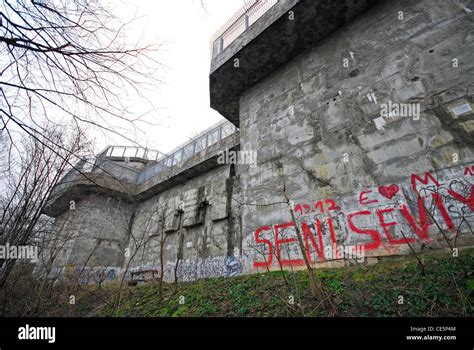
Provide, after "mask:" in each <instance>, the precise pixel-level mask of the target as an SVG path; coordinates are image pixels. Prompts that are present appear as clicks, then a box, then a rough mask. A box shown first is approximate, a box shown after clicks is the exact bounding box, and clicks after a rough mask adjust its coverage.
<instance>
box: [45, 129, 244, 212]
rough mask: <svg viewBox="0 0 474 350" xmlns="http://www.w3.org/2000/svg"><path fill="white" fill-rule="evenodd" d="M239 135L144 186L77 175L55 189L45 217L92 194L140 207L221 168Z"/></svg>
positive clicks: (97, 175)
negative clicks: (223, 155) (224, 155)
mask: <svg viewBox="0 0 474 350" xmlns="http://www.w3.org/2000/svg"><path fill="white" fill-rule="evenodd" d="M239 146H240V138H239V133H238V132H237V133H234V134H232V135H229V136H227V137H226V138H223V139H222V140H220V141H218V142H216V143H215V144H213V145H211V146H209V147H208V148H206V149H205V150H203V151H201V152H199V153H196V154H195V155H194V156H193V157H190V158H189V159H186V160H185V161H183V162H181V163H178V164H176V165H174V166H172V167H170V168H169V169H167V170H165V171H162V172H159V173H158V174H156V175H155V176H153V177H151V178H150V179H149V180H147V181H145V182H143V183H132V182H130V181H126V180H123V179H118V178H115V177H113V176H112V175H111V174H109V173H94V172H90V173H86V174H81V173H77V174H74V175H72V176H71V175H70V176H67V179H64V180H63V181H62V182H60V183H59V184H58V185H56V186H55V188H53V191H52V192H51V194H50V196H49V198H48V201H47V203H46V205H45V208H44V209H43V213H44V214H46V215H48V216H51V217H56V216H58V215H60V214H61V213H62V212H64V211H66V210H68V208H69V206H70V202H71V201H75V202H79V201H80V200H82V199H83V198H85V197H86V196H88V195H90V194H104V195H109V196H112V197H116V198H121V199H122V200H124V201H125V202H127V203H138V202H140V201H143V200H146V199H148V198H150V197H152V196H154V195H157V194H159V193H161V192H163V191H166V190H168V189H170V188H172V187H174V186H176V185H179V184H182V183H184V182H186V181H187V180H188V179H191V178H194V177H196V176H199V175H201V174H204V173H206V172H208V171H209V170H211V169H213V168H217V167H219V166H222V165H220V164H218V161H217V160H218V157H219V155H220V152H221V151H223V150H226V149H229V150H238V149H239Z"/></svg>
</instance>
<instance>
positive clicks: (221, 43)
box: [218, 34, 224, 53]
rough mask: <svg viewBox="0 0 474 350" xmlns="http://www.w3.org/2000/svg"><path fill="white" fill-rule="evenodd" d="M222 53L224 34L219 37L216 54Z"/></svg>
mask: <svg viewBox="0 0 474 350" xmlns="http://www.w3.org/2000/svg"><path fill="white" fill-rule="evenodd" d="M222 51H224V34H222V35H221V36H220V37H219V52H218V53H221V52H222Z"/></svg>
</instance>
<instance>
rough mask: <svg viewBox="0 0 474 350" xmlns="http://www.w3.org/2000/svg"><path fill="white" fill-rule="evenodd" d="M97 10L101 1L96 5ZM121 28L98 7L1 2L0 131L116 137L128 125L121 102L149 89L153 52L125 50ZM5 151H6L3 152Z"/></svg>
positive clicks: (49, 0) (79, 1)
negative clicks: (69, 128)
mask: <svg viewBox="0 0 474 350" xmlns="http://www.w3.org/2000/svg"><path fill="white" fill-rule="evenodd" d="M102 3H103V2H102ZM126 24H128V23H125V24H124V23H122V21H120V20H119V19H118V18H117V17H116V16H114V14H113V13H112V12H111V11H110V10H109V9H108V8H107V7H105V5H102V4H99V1H87V0H70V1H53V0H32V1H27V0H16V1H12V0H4V1H2V3H1V4H0V53H1V54H0V67H1V68H0V69H1V70H0V75H1V76H2V80H1V81H0V96H1V97H0V130H2V131H3V134H4V136H5V137H7V138H9V139H10V146H11V147H14V146H15V144H16V143H17V142H18V140H17V138H15V136H14V134H15V133H19V134H20V135H32V136H34V137H39V135H41V136H43V138H44V140H43V142H44V143H45V145H47V147H48V148H50V149H51V150H56V149H57V145H55V142H54V140H52V139H49V138H48V137H47V136H48V133H47V129H46V128H45V126H44V124H42V123H41V121H43V120H45V119H46V120H48V121H49V123H48V125H49V126H50V125H52V124H55V125H58V126H62V127H65V126H66V125H76V126H81V128H82V129H84V126H85V125H84V124H87V125H89V126H93V127H97V128H98V129H99V130H102V131H104V132H105V131H109V132H112V133H115V134H117V135H120V136H123V137H125V138H126V139H128V140H130V141H132V142H133V140H132V138H131V136H124V134H125V133H123V132H120V131H119V130H117V129H116V125H117V123H126V124H125V125H127V126H126V127H127V131H128V132H127V133H126V135H131V134H133V132H136V131H137V126H136V122H137V121H143V122H144V120H142V119H140V117H137V116H132V115H131V113H130V111H128V110H127V106H126V105H125V104H124V103H123V101H124V100H125V99H126V98H127V97H128V98H129V99H130V98H133V97H131V96H134V94H136V96H137V97H139V98H140V100H141V101H143V100H144V99H146V97H145V96H144V94H143V89H144V87H146V84H147V83H150V84H155V83H156V81H157V80H156V79H154V76H155V74H154V73H155V71H156V69H157V67H159V63H158V62H157V61H155V60H154V59H153V58H152V55H151V53H152V52H153V51H155V47H154V46H146V45H143V46H142V45H141V44H140V43H138V44H136V43H135V44H133V45H128V44H126V39H125V34H126V32H125V29H126ZM10 151H11V150H9V152H10Z"/></svg>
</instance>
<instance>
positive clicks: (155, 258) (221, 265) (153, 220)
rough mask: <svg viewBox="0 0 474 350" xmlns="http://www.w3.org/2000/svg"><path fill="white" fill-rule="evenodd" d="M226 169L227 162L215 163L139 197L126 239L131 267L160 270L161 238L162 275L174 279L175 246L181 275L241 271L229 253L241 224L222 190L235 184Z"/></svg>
mask: <svg viewBox="0 0 474 350" xmlns="http://www.w3.org/2000/svg"><path fill="white" fill-rule="evenodd" d="M230 171H231V168H230V165H227V166H222V167H219V168H216V169H214V170H211V171H209V172H207V173H205V174H203V175H201V176H198V177H195V178H192V179H189V180H188V181H186V182H184V183H182V184H181V185H178V186H175V187H173V188H171V189H169V190H167V191H164V192H163V193H160V194H159V195H157V196H154V197H152V198H150V199H148V200H146V201H144V202H142V203H140V204H139V205H138V207H137V210H136V213H135V218H134V221H133V229H132V234H133V236H134V237H133V239H130V241H129V245H128V248H129V251H130V252H131V254H133V253H134V252H136V256H135V257H133V256H132V255H131V256H130V259H131V263H130V265H129V267H130V271H136V270H140V269H145V270H158V271H159V270H160V264H161V260H160V252H161V250H160V246H161V243H162V242H163V250H162V252H163V264H164V278H165V280H167V281H173V280H174V270H175V267H176V261H177V259H178V253H179V252H180V258H179V260H180V262H179V264H178V269H177V275H178V278H179V279H180V280H193V279H197V278H202V277H210V276H225V275H231V274H236V273H240V272H241V270H240V266H238V265H236V264H235V262H234V259H233V254H234V246H233V242H234V241H235V235H237V234H238V233H239V232H240V230H238V229H236V227H234V225H235V222H234V221H233V220H232V219H231V216H229V215H228V214H229V213H232V207H231V204H232V203H231V202H230V201H229V200H228V198H229V196H228V195H227V193H228V191H232V190H235V188H231V186H232V187H235V186H236V184H235V183H234V184H232V183H231V181H230V180H229V177H230ZM234 215H235V214H234ZM237 249H238V247H237ZM132 258H133V259H132Z"/></svg>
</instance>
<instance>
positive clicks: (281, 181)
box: [49, 0, 474, 282]
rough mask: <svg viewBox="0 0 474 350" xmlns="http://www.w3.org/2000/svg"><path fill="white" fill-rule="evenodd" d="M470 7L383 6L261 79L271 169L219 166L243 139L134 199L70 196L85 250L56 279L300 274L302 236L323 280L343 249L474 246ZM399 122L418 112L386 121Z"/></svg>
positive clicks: (59, 198) (253, 110)
mask: <svg viewBox="0 0 474 350" xmlns="http://www.w3.org/2000/svg"><path fill="white" fill-rule="evenodd" d="M301 3H304V4H306V5H305V6H310V4H309V2H301ZM319 3H320V4H321V3H323V2H322V1H320V2H319ZM463 3H464V4H465V5H462V4H463ZM301 6H302V5H301ZM321 6H322V5H321ZM464 6H467V2H462V1H454V0H453V1H441V0H439V1H431V0H424V1H409V0H396V1H378V2H377V4H375V5H374V6H373V7H371V8H370V9H369V10H368V11H367V12H364V13H363V14H362V15H360V16H359V17H357V18H356V19H355V20H354V21H353V22H352V23H350V24H349V25H347V26H346V27H343V28H341V29H339V30H336V31H335V32H333V33H332V34H331V35H329V36H327V37H326V38H324V39H323V40H322V41H319V42H317V43H315V44H314V46H313V47H312V48H311V49H310V50H307V51H304V52H303V53H302V54H300V55H298V56H296V57H294V58H293V59H291V60H290V61H289V62H287V63H286V64H284V65H283V66H280V68H278V69H277V70H274V71H273V72H272V73H271V74H270V75H268V76H267V77H265V78H263V77H261V79H262V80H260V81H259V82H258V83H256V84H255V85H253V86H252V87H251V88H248V89H247V90H245V91H244V92H243V93H242V94H241V95H240V100H239V108H238V109H239V122H240V149H241V150H243V151H252V152H256V153H257V162H258V165H257V166H256V167H255V166H251V165H246V164H235V165H234V164H233V165H229V164H225V165H222V164H217V160H216V159H217V155H218V153H219V151H222V150H223V149H225V148H232V149H235V150H238V149H239V140H238V134H235V135H232V136H229V137H228V138H226V139H224V140H222V141H221V142H220V143H217V144H215V145H213V146H211V147H210V148H208V149H206V150H205V151H202V154H198V155H196V156H195V157H194V158H191V159H188V160H186V161H184V162H182V163H180V164H178V165H176V166H174V167H171V168H170V169H168V170H166V171H164V172H161V173H157V174H156V171H155V170H156V169H154V168H153V165H151V166H149V167H145V168H144V169H143V171H144V172H142V173H141V176H140V174H139V175H138V176H137V177H136V178H137V179H138V178H140V179H141V180H140V181H138V180H137V181H135V182H133V178H134V176H135V175H134V171H131V172H127V171H125V172H120V173H118V174H117V175H118V176H119V177H121V178H122V180H123V179H125V180H127V181H126V182H123V186H122V187H123V188H124V189H123V190H122V187H121V186H119V185H117V184H116V183H115V182H113V181H111V180H110V179H109V178H108V177H107V176H108V175H107V174H93V175H97V176H95V177H94V176H92V179H93V180H95V181H96V182H99V184H97V183H91V181H89V180H88V181H85V180H84V179H82V180H77V181H78V182H77V183H75V184H74V187H70V188H69V189H68V187H67V186H65V188H64V189H62V190H61V191H60V192H58V193H57V194H56V196H54V198H55V199H54V200H55V202H54V203H53V204H52V205H51V206H50V209H49V210H50V211H49V213H50V214H51V215H54V216H56V215H59V216H58V217H57V221H56V228H57V229H58V230H59V231H60V232H62V231H64V232H74V239H72V240H69V241H68V242H67V243H66V244H65V246H64V249H62V251H61V255H60V257H59V258H58V259H57V261H56V262H55V265H57V266H58V269H62V268H63V267H68V266H69V267H72V268H73V269H74V268H77V266H82V265H83V264H84V263H85V262H87V263H88V269H89V270H88V274H89V275H90V276H91V278H92V280H97V279H99V278H98V277H97V276H99V277H100V276H102V277H103V276H106V277H107V278H109V279H112V278H114V276H115V278H116V277H117V276H119V275H120V273H122V272H123V271H128V272H129V273H130V272H137V271H140V270H142V271H149V270H158V271H159V270H160V266H161V264H162V263H163V269H164V278H165V280H167V281H172V280H173V279H174V271H175V268H176V266H177V276H178V278H179V279H180V280H192V279H197V278H203V277H209V276H229V275H236V274H241V273H255V272H258V271H264V270H267V269H279V268H286V269H295V268H301V267H303V260H302V254H301V252H300V250H299V247H298V245H297V243H296V235H295V224H296V226H297V227H299V228H300V229H301V232H302V233H303V236H304V237H303V238H304V244H305V248H306V254H307V256H308V257H309V258H310V260H311V261H312V262H313V263H314V264H315V265H316V266H321V265H329V266H339V265H345V264H346V263H347V259H346V258H347V256H344V255H343V251H337V252H334V251H333V250H328V249H327V248H328V247H329V248H332V247H333V245H336V246H342V247H346V248H347V249H349V248H355V249H358V252H359V253H362V251H361V249H363V254H364V255H366V256H367V257H369V259H366V260H365V261H364V263H372V262H374V261H375V260H376V258H377V257H381V256H387V255H400V254H409V253H410V252H411V249H415V250H421V251H424V250H427V249H438V248H442V247H449V248H454V247H457V246H459V247H461V246H464V245H470V244H472V243H474V239H473V232H472V228H473V227H474V216H473V213H472V211H473V210H474V207H473V203H474V190H473V177H472V176H473V174H474V166H473V165H474V150H473V137H472V136H473V133H474V122H473V112H472V107H473V99H472V95H471V94H470V93H469V91H472V88H473V80H472V77H473V76H474V74H473V73H474V57H473V56H474V48H473V41H472V28H473V25H472V24H473V20H472V13H471V12H469V11H467V10H466V8H465V7H464ZM471 10H472V8H471ZM400 11H402V12H400ZM329 17H331V16H329ZM295 20H297V18H296V19H295ZM278 22H279V23H280V24H281V21H280V20H279V21H278ZM282 28H287V30H291V28H292V26H282ZM264 34H265V32H262V34H261V35H264ZM281 35H282V37H286V38H288V40H291V37H292V36H291V33H290V32H289V33H281ZM260 39H261V37H260ZM264 54H265V52H262V55H264ZM244 61H245V60H244ZM280 63H281V62H280ZM214 68H215V69H216V71H215V72H213V73H216V72H217V71H218V70H219V68H216V67H214ZM236 69H239V68H236ZM244 75H245V72H244ZM216 76H219V74H217V75H216ZM387 106H398V107H403V108H405V107H407V108H408V107H410V108H411V109H407V110H406V111H405V112H409V113H407V115H400V114H398V115H397V113H395V112H396V111H395V110H392V112H393V113H392V114H387V115H385V116H382V114H383V109H384V108H385V107H387ZM418 107H419V110H418ZM399 112H400V111H399ZM418 112H419V113H418ZM109 169H111V170H113V169H114V167H109ZM137 170H140V169H137ZM99 175H100V176H99ZM145 175H146V176H145ZM155 175H156V176H155ZM86 187H87V189H88V190H87V191H86V190H85V188H86ZM108 189H109V190H110V191H109V190H108ZM87 193H90V194H87ZM79 194H80V196H79ZM110 196H112V197H113V198H116V199H112V197H111V198H109V197H110ZM76 197H77V198H78V200H77V204H76V209H75V210H74V211H71V210H64V205H65V203H68V201H69V200H71V199H75V198H76ZM286 197H288V199H289V200H290V201H291V203H290V205H288V202H287V199H286ZM119 198H122V199H119ZM292 211H293V213H294V215H295V216H296V220H295V221H296V222H295V223H293V222H292V216H291V213H292ZM63 226H64V227H63ZM446 238H447V239H448V240H449V244H448V243H447V241H446ZM98 243H100V244H98ZM96 246H97V248H96V250H93V248H94V247H96ZM91 250H93V252H92V253H91ZM161 250H163V254H162V255H161V253H160V252H161ZM178 256H179V264H176V261H177V257H178ZM129 277H130V276H129ZM86 282H87V281H86Z"/></svg>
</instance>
